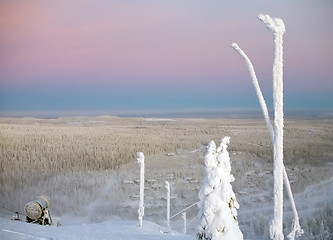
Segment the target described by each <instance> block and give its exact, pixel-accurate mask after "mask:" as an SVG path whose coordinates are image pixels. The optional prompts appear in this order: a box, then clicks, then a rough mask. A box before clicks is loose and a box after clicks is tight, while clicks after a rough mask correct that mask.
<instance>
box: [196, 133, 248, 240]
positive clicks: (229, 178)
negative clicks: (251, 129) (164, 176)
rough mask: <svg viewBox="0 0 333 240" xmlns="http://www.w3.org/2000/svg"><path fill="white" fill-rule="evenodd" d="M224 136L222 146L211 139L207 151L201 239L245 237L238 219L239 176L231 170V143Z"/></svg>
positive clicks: (199, 231)
mask: <svg viewBox="0 0 333 240" xmlns="http://www.w3.org/2000/svg"><path fill="white" fill-rule="evenodd" d="M229 142H230V137H224V138H223V139H222V141H221V144H220V146H219V147H217V148H216V145H215V142H214V141H211V142H209V144H208V146H207V151H206V155H205V177H204V179H203V183H202V187H201V189H200V192H199V200H200V201H199V203H198V206H199V219H200V225H199V226H198V227H197V239H199V240H218V239H235V240H238V239H243V234H242V232H241V231H240V229H239V226H238V221H237V209H238V208H239V204H238V202H237V200H236V196H235V193H234V192H233V190H232V186H231V182H233V181H234V180H235V179H234V177H233V175H232V174H231V173H230V172H231V165H230V158H229V153H228V150H227V144H228V143H229Z"/></svg>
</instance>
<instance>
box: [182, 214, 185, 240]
mask: <svg viewBox="0 0 333 240" xmlns="http://www.w3.org/2000/svg"><path fill="white" fill-rule="evenodd" d="M182 219H183V220H184V228H183V233H184V234H185V235H186V212H182Z"/></svg>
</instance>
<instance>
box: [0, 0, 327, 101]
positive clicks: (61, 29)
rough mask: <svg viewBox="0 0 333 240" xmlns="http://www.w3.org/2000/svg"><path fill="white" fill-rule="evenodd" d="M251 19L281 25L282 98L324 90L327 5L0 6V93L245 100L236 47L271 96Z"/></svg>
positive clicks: (263, 44) (79, 0) (260, 29)
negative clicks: (75, 90)
mask: <svg viewBox="0 0 333 240" xmlns="http://www.w3.org/2000/svg"><path fill="white" fill-rule="evenodd" d="M259 13H267V14H270V15H271V16H273V17H281V18H282V19H283V20H284V21H285V24H286V27H287V33H286V35H285V39H284V40H285V44H284V51H285V54H284V56H285V57H284V61H285V86H286V87H287V90H288V91H289V92H290V94H294V95H295V94H301V93H302V92H306V93H309V92H311V91H315V92H316V94H317V95H321V94H320V93H323V94H324V93H325V94H328V93H330V92H332V90H333V83H332V76H333V68H332V67H333V66H332V56H333V50H332V49H333V48H332V46H331V45H332V42H333V28H332V27H331V25H330V23H331V22H333V21H332V20H333V19H332V18H333V17H332V16H333V4H332V3H331V2H330V1H315V2H314V1H300V0H299V1H293V2H292V3H291V2H289V1H286V0H285V1H279V3H271V2H269V3H268V2H267V1H257V0H256V1H251V2H250V1H246V2H245V1H233V3H224V2H221V1H209V2H204V1H175V0H174V1H173V0H172V1H152V0H151V1H141V2H136V1H126V2H125V1H107V0H102V1H98V2H96V1H92V0H84V1H83V0H60V1H38V0H31V1H19V0H5V1H1V3H0V16H1V17H0V52H1V57H0V74H1V75H0V77H1V78H0V88H2V89H3V91H4V90H5V91H7V93H8V92H10V91H15V90H17V89H21V88H25V87H27V86H29V88H32V89H33V88H37V89H38V90H41V89H42V88H43V87H45V88H47V87H49V88H50V86H54V85H57V86H77V85H78V86H86V87H88V88H89V86H94V88H95V90H96V91H97V92H98V90H97V89H98V86H99V85H100V86H101V88H105V87H110V88H112V86H118V85H122V86H123V88H126V85H128V86H129V85H131V84H134V85H135V86H137V87H138V86H141V87H142V88H146V89H147V88H149V89H152V90H154V91H157V92H158V91H161V92H163V91H162V90H163V89H161V88H162V87H159V86H168V88H170V89H174V88H177V86H181V87H182V88H184V87H186V86H189V85H190V86H191V89H193V92H195V93H200V90H201V89H202V88H203V86H206V87H207V89H210V90H214V91H218V89H223V88H227V90H228V91H229V92H230V91H236V92H235V93H234V94H233V95H237V92H240V93H246V92H251V94H252V92H253V89H252V86H251V82H250V78H249V75H248V72H247V69H246V66H245V64H244V63H243V61H242V59H241V58H240V57H239V56H238V55H237V54H236V53H235V52H234V51H233V50H232V49H231V47H230V44H231V43H232V42H237V43H238V44H239V45H240V46H241V47H242V48H243V49H244V50H245V51H246V53H247V54H248V56H249V57H250V58H251V60H252V61H253V64H254V65H255V69H256V72H257V74H258V78H259V82H260V84H261V85H262V87H263V88H264V89H267V91H269V89H270V88H271V78H272V77H271V71H272V70H271V69H272V58H273V49H272V47H273V43H272V35H271V33H270V32H269V31H267V30H266V29H265V26H263V24H262V23H261V22H259V21H258V20H257V19H256V16H257V14H259ZM123 88H120V89H119V90H120V91H122V90H124V89H123ZM30 90H31V89H30ZM103 90H105V89H103ZM27 91H28V90H27ZM111 92H112V91H111ZM170 94H172V92H170ZM268 94H269V93H268ZM304 97H305V96H304ZM3 101H7V103H6V104H9V103H8V101H9V100H6V99H4V100H3ZM9 105H10V104H9ZM331 106H332V105H331ZM0 107H1V103H0Z"/></svg>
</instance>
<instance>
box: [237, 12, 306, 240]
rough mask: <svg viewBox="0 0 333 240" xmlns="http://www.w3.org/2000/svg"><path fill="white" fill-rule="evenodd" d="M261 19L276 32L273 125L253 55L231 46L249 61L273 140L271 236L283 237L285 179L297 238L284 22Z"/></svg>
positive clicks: (294, 232) (298, 232)
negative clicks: (286, 153) (286, 160)
mask: <svg viewBox="0 0 333 240" xmlns="http://www.w3.org/2000/svg"><path fill="white" fill-rule="evenodd" d="M258 19H259V20H260V21H262V22H263V23H264V24H266V26H267V28H268V29H269V30H271V31H272V33H273V35H274V43H275V44H274V47H275V51H274V64H273V98H274V128H273V126H272V124H271V121H270V119H269V115H268V111H267V106H266V103H265V101H264V98H263V96H262V93H261V90H260V87H259V84H258V80H257V77H256V75H255V71H254V68H253V65H252V63H251V61H250V59H249V58H248V57H247V56H246V54H245V53H244V52H243V51H242V50H241V48H240V47H239V46H238V45H237V44H236V43H233V44H232V47H233V48H234V49H235V50H236V51H237V52H238V53H239V54H240V55H241V57H243V59H244V60H245V62H246V64H247V65H248V68H249V71H250V74H251V78H252V83H253V86H254V88H255V90H256V94H257V96H258V99H259V102H260V106H261V109H262V111H263V114H264V117H265V121H266V125H267V128H268V130H269V133H270V137H271V140H272V143H273V151H274V191H273V192H274V218H273V221H272V224H271V228H270V230H271V231H270V232H271V238H273V239H283V238H284V236H283V218H282V216H283V179H284V181H285V184H286V188H287V193H288V195H289V198H290V200H291V205H292V209H293V213H294V222H293V229H292V232H291V233H290V234H289V235H288V238H289V239H294V238H295V235H296V236H300V235H301V234H302V233H303V230H302V229H301V227H300V224H299V218H298V214H297V210H296V206H295V202H294V198H293V196H292V192H291V188H290V183H289V180H288V175H287V173H286V170H285V167H284V164H283V124H284V123H283V122H284V119H283V117H284V116H283V34H284V33H285V31H286V29H285V25H284V22H283V21H282V19H279V18H271V17H270V16H269V15H264V14H260V15H258Z"/></svg>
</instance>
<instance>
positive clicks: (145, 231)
mask: <svg viewBox="0 0 333 240" xmlns="http://www.w3.org/2000/svg"><path fill="white" fill-rule="evenodd" d="M65 221H66V220H65ZM164 231H165V229H163V228H162V227H160V226H159V225H157V224H154V223H151V222H145V221H144V222H143V226H142V228H139V225H138V221H121V220H111V221H106V222H102V223H91V224H73V223H72V224H68V225H67V224H64V223H63V225H62V226H60V227H56V226H41V225H37V224H28V223H25V222H18V221H11V220H8V219H3V218H0V239H43V240H44V239H50V240H51V239H52V240H56V239H61V240H63V239H70V240H75V239H89V240H90V239H98V240H102V239H114V240H138V239H145V240H155V239H158V240H169V239H174V240H177V239H179V240H193V239H195V237H194V236H189V235H183V234H180V233H177V232H170V233H164Z"/></svg>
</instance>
